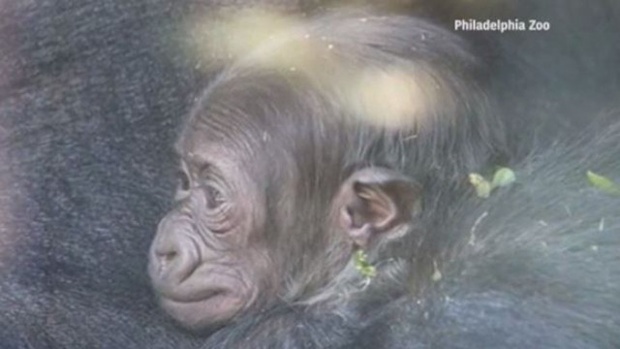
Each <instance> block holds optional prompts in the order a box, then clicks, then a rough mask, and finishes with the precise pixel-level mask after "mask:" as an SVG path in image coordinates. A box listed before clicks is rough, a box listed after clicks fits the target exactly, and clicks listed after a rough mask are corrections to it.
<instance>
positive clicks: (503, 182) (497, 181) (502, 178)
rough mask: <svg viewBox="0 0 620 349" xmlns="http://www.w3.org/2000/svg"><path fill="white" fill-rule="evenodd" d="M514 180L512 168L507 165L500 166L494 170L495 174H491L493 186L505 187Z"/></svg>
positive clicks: (515, 178)
mask: <svg viewBox="0 0 620 349" xmlns="http://www.w3.org/2000/svg"><path fill="white" fill-rule="evenodd" d="M516 180H517V176H516V175H515V173H514V171H513V170H511V169H509V168H508V167H500V168H499V169H498V170H497V171H495V175H493V181H492V182H491V186H492V187H493V188H497V187H505V186H508V185H510V184H512V183H514V182H515V181H516Z"/></svg>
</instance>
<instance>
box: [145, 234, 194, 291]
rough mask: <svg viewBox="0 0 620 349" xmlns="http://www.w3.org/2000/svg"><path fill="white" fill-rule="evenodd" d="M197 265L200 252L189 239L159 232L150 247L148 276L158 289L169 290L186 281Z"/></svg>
mask: <svg viewBox="0 0 620 349" xmlns="http://www.w3.org/2000/svg"><path fill="white" fill-rule="evenodd" d="M162 235H163V236H162ZM199 263H200V252H199V250H198V247H197V246H196V244H195V243H194V241H193V240H192V239H191V237H188V236H185V235H183V234H179V233H174V232H172V233H170V232H160V233H158V236H157V237H156V238H155V241H154V242H153V245H152V246H151V253H150V258H149V274H150V276H151V280H152V281H153V283H155V284H156V285H158V286H159V287H158V288H160V289H164V290H165V289H171V288H174V287H175V286H177V285H178V284H180V283H181V282H183V281H184V280H185V279H187V277H188V276H189V275H191V273H192V272H193V271H194V270H195V269H196V268H197V266H198V264H199Z"/></svg>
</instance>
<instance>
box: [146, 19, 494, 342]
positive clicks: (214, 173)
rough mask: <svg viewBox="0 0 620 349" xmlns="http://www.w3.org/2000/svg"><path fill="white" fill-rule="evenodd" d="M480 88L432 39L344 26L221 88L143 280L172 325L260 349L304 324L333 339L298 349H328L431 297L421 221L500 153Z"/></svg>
mask: <svg viewBox="0 0 620 349" xmlns="http://www.w3.org/2000/svg"><path fill="white" fill-rule="evenodd" d="M478 74H479V67H478V65H477V62H476V60H475V59H474V56H473V55H472V54H471V53H470V52H469V51H468V48H467V46H466V45H465V44H464V43H463V42H462V41H460V40H459V38H457V37H455V36H454V35H453V34H451V33H449V32H447V31H445V30H443V29H441V28H438V27H436V26H434V25H433V24H430V23H428V22H426V21H423V20H419V19H415V18H409V17H376V16H365V15H363V14H351V13H346V14H335V15H330V16H324V17H321V18H320V19H317V20H313V21H309V22H308V23H305V24H300V25H299V26H295V27H293V28H291V29H290V30H288V31H286V32H283V33H281V34H280V35H278V36H276V37H275V38H273V39H272V40H271V41H270V42H268V43H266V44H265V45H263V46H262V47H260V48H258V49H257V50H256V51H255V52H253V53H252V54H251V55H250V56H248V57H245V58H244V59H242V60H240V61H238V62H237V63H236V64H234V65H233V66H232V67H230V68H229V69H228V70H226V71H225V72H223V73H222V74H221V76H220V77H219V78H218V79H216V81H215V82H214V83H213V84H212V86H210V87H209V88H208V89H207V92H206V93H205V94H204V95H203V96H202V98H201V99H200V100H199V101H198V103H197V105H196V106H195V108H194V110H193V112H192V113H191V116H190V118H189V120H188V121H187V122H186V125H185V127H184V129H183V131H182V134H181V137H180V139H179V141H178V143H177V145H176V150H177V152H178V154H179V156H180V158H181V169H182V175H181V184H180V186H179V189H178V192H177V195H176V199H177V203H176V205H175V208H174V209H173V210H172V211H171V212H170V213H168V215H167V216H166V217H165V218H164V219H163V220H162V221H161V223H160V225H159V229H158V232H157V235H156V237H155V240H154V242H153V244H152V247H151V254H150V265H149V273H150V276H151V279H152V282H153V285H154V287H155V290H156V292H157V294H158V295H159V297H160V299H161V304H162V306H163V308H164V309H165V310H166V311H167V312H168V313H169V314H170V315H171V316H172V317H173V318H174V319H176V320H177V321H178V322H179V323H181V324H182V325H184V326H186V327H188V328H191V329H195V330H204V329H213V328H217V327H220V326H222V325H225V324H226V323H229V322H231V321H233V320H236V321H237V322H238V323H243V321H246V323H248V331H249V333H254V334H253V335H251V336H254V337H256V336H258V335H260V336H269V335H270V334H274V333H286V332H287V328H289V329H291V331H293V330H294V329H295V328H297V330H295V331H302V330H300V329H299V328H302V327H304V326H306V325H304V324H306V323H303V322H300V320H291V319H293V318H295V316H297V315H296V314H299V313H300V309H301V310H303V311H302V313H304V314H307V315H308V316H310V317H311V316H313V314H314V315H317V316H319V315H321V314H323V315H321V316H322V319H323V321H322V324H324V326H323V327H322V330H318V329H317V327H320V326H319V325H316V324H314V325H312V326H314V327H313V330H312V331H308V333H311V334H308V335H309V336H312V337H313V338H311V339H303V340H301V339H298V340H300V341H302V342H303V343H315V344H316V345H319V344H317V343H323V344H320V345H325V346H333V345H335V344H336V343H339V341H340V340H341V337H343V338H344V337H346V333H349V331H353V328H354V327H355V326H357V323H360V322H357V321H356V320H351V319H353V318H358V317H359V316H360V314H361V313H363V312H364V311H368V309H367V308H371V307H373V306H375V305H377V306H378V305H379V304H381V303H383V302H384V301H389V300H391V299H394V298H396V297H398V295H401V294H404V293H407V294H415V293H418V292H421V291H422V288H423V285H424V284H423V283H418V282H413V280H414V279H415V278H416V277H418V275H417V274H419V273H426V272H432V270H433V261H432V260H430V259H427V260H425V259H424V258H423V255H422V254H420V258H419V260H417V261H416V262H415V263H416V269H415V271H414V270H413V269H412V267H411V264H412V263H413V259H412V256H414V255H415V254H416V251H417V250H418V249H419V246H420V243H421V242H422V241H423V240H424V232H426V229H423V227H427V226H429V224H431V223H424V221H425V220H429V219H435V218H429V217H444V215H443V213H442V211H443V210H448V208H447V207H448V205H446V204H444V203H446V202H449V201H450V200H451V199H452V198H453V197H454V195H456V194H455V193H458V192H460V191H462V190H463V189H465V188H464V186H463V185H462V184H463V178H466V176H467V174H468V173H470V172H472V171H474V170H477V169H479V168H480V166H482V165H484V164H487V163H488V162H489V161H490V160H491V159H492V158H493V157H494V156H496V155H497V154H498V149H502V148H503V137H502V135H503V129H502V126H501V123H500V122H499V121H498V120H497V119H496V118H495V117H494V116H493V114H491V113H489V112H488V111H487V103H486V98H485V95H484V94H483V93H482V92H481V91H483V87H482V86H480V83H479V80H480V79H478V77H477V75H478ZM425 211H432V212H431V213H432V214H428V215H427V214H425V213H424V212H425ZM426 216H428V217H426ZM358 251H363V252H364V256H366V257H365V258H366V259H365V260H362V261H360V258H361V257H360V256H362V254H359V252H358ZM354 255H355V256H358V258H352V257H353V256H354ZM362 259H363V258H362ZM362 262H363V263H371V264H373V265H374V266H373V267H372V268H376V270H375V269H373V271H374V272H373V273H364V272H360V271H359V269H360V263H362ZM363 263H362V264H363ZM361 269H363V268H361ZM375 272H376V275H374V274H375ZM371 274H372V275H371ZM283 309H284V310H283ZM325 314H331V315H333V316H334V319H333V321H331V320H330V321H327V320H325V319H328V318H329V315H325ZM243 319H246V320H243ZM247 319H251V320H247ZM344 319H349V320H347V321H344ZM340 320H342V321H344V322H343V323H346V325H342V326H340V327H339V326H335V325H334V324H333V322H334V321H335V322H336V323H341V322H340ZM248 321H249V322H248ZM250 322H251V323H252V324H254V325H255V326H254V325H250V324H249V323H250ZM356 322H357V323H356ZM312 326H310V325H308V327H312ZM302 332H303V331H302ZM248 336H249V335H248ZM302 337H303V336H302ZM342 340H344V339H342ZM253 343H254V344H253V345H254V346H255V347H256V346H260V344H258V343H259V342H257V341H255V342H253ZM281 343H285V342H281ZM300 343H301V342H300ZM288 345H289V346H295V345H294V344H288ZM300 345H301V344H300ZM304 345H305V344H304ZM282 346H287V344H282Z"/></svg>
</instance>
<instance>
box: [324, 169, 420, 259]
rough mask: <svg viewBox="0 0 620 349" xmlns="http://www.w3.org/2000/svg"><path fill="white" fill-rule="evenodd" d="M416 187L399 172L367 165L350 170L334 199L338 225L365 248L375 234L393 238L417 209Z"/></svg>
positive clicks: (417, 189)
mask: <svg viewBox="0 0 620 349" xmlns="http://www.w3.org/2000/svg"><path fill="white" fill-rule="evenodd" d="M420 192H421V190H420V187H419V186H418V185H417V184H416V183H415V182H414V181H413V180H412V179H410V178H408V177H406V176H404V175H402V174H401V173H399V172H397V171H393V170H389V169H386V168H381V167H369V168H364V169H361V170H358V171H356V172H355V173H353V174H352V175H351V176H350V177H349V178H348V179H347V180H346V181H345V182H344V183H343V184H342V185H341V188H340V191H339V193H338V195H337V197H336V198H335V210H336V212H337V214H338V224H339V225H340V228H341V229H343V230H344V231H346V233H347V234H348V235H349V237H350V238H351V239H352V240H353V241H354V242H355V244H356V245H358V246H360V247H362V248H365V247H367V246H368V245H369V244H370V243H372V241H374V240H375V239H376V238H377V237H379V236H381V237H388V238H389V237H394V236H397V235H399V234H402V233H403V232H404V231H406V229H407V228H408V227H410V226H411V224H412V222H413V219H414V216H415V214H416V213H417V212H418V211H419V209H420V198H421V193H420Z"/></svg>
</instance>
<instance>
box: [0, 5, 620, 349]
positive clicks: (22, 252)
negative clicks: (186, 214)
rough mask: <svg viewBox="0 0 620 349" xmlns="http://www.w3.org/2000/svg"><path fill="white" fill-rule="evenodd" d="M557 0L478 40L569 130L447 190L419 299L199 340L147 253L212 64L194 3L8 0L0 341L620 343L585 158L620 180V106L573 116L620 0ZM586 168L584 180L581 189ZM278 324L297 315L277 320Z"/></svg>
mask: <svg viewBox="0 0 620 349" xmlns="http://www.w3.org/2000/svg"><path fill="white" fill-rule="evenodd" d="M188 3H189V4H188ZM526 5H527V2H526ZM526 5H524V6H522V8H523V11H529V9H528V6H526ZM537 6H538V5H537ZM541 6H542V5H541ZM544 6H547V7H546V8H543V11H545V10H548V11H546V12H542V13H540V14H537V13H534V14H532V15H533V16H536V15H538V16H542V19H544V16H546V17H551V16H553V17H552V18H553V22H552V24H553V25H554V31H552V32H551V33H548V34H545V36H544V37H545V38H546V39H544V40H542V41H541V40H540V37H537V36H534V35H531V34H529V33H527V34H509V35H505V36H504V37H502V40H501V41H499V42H501V43H502V47H497V46H495V44H493V45H489V44H488V43H487V42H486V38H483V40H482V44H481V46H482V47H483V48H484V50H482V51H483V53H482V54H483V55H487V54H488V55H489V56H488V57H486V56H485V57H484V58H485V59H487V60H488V61H489V62H490V63H492V64H494V65H491V68H490V69H491V70H490V72H491V75H492V76H494V77H497V80H494V81H493V85H491V86H492V87H494V88H496V90H497V91H500V92H501V94H500V97H501V99H500V101H501V102H502V104H505V107H506V109H507V110H508V112H509V113H507V115H509V116H510V118H507V119H508V120H509V121H510V128H509V131H510V132H509V135H516V136H517V138H520V137H521V136H522V135H525V136H529V135H532V134H535V136H536V137H535V138H536V139H542V140H543V141H544V142H543V143H544V144H548V143H547V142H546V139H545V138H548V137H547V136H548V135H549V134H553V139H556V137H555V134H556V133H557V129H556V127H554V126H555V125H557V124H558V123H559V124H560V125H561V126H562V129H567V130H568V131H567V132H566V134H568V135H569V137H566V138H567V139H569V140H570V141H566V142H570V143H572V144H574V145H571V146H566V145H565V144H566V143H560V144H558V145H557V147H556V148H553V149H551V150H545V151H542V150H541V149H540V148H537V147H536V146H534V148H535V149H534V152H533V155H532V156H531V157H529V158H527V159H525V160H523V161H522V162H518V163H511V166H513V167H514V168H515V169H516V170H517V173H518V176H519V182H520V184H519V185H518V186H514V187H513V188H511V189H508V190H501V191H498V192H496V193H494V194H493V196H492V197H491V198H490V199H489V200H486V201H483V200H479V199H477V198H475V197H472V196H471V194H470V196H467V197H465V198H461V199H458V200H456V199H455V202H454V204H453V205H454V206H450V207H449V208H446V209H447V211H448V212H450V216H448V217H451V218H450V219H449V220H446V222H445V223H443V224H442V225H439V226H437V229H436V230H435V231H433V234H430V235H429V240H428V241H429V242H428V243H429V244H430V245H431V246H430V247H431V248H429V249H428V251H427V252H425V254H422V255H421V256H420V258H423V259H424V263H423V264H421V267H422V270H421V275H423V276H428V273H429V269H428V268H429V264H428V262H429V259H431V260H432V258H433V257H434V256H439V255H441V258H440V259H439V261H438V262H439V264H438V266H439V268H440V270H441V272H442V280H441V282H440V283H438V284H436V285H435V284H430V283H429V282H428V279H424V278H420V280H421V281H420V286H424V285H427V284H428V285H429V288H428V291H427V292H428V293H424V294H422V295H421V296H420V297H421V298H422V299H423V300H424V302H423V304H422V305H417V303H416V302H415V301H412V300H410V299H407V298H401V299H399V300H395V301H394V302H393V303H392V304H389V305H385V306H381V308H380V309H379V310H377V309H376V308H375V307H374V303H369V305H368V312H367V313H366V312H363V313H362V314H363V317H362V318H361V319H360V318H358V316H359V313H357V312H356V313H351V316H355V317H353V318H350V317H348V316H349V313H341V314H338V316H330V315H324V314H321V315H320V316H316V315H315V314H314V313H305V312H303V311H302V310H298V309H295V308H293V309H287V308H284V309H274V310H273V313H271V312H268V313H264V314H258V315H256V316H254V317H251V318H247V319H242V320H241V321H239V323H237V324H235V325H234V326H232V327H228V328H225V329H223V330H222V331H221V332H219V333H217V334H215V335H214V336H212V337H211V338H209V339H207V340H206V341H208V344H205V339H204V338H200V337H196V336H194V335H192V334H188V333H186V332H184V331H181V330H179V329H177V328H176V327H174V326H173V325H171V324H170V323H169V322H168V321H167V319H166V318H165V317H164V315H163V314H162V313H161V312H160V311H159V310H158V309H157V305H156V302H155V300H154V297H153V295H152V291H151V290H150V286H149V282H148V279H147V276H146V273H145V269H146V254H147V250H148V245H149V243H150V239H151V237H152V235H153V232H154V230H155V226H156V222H157V220H158V218H159V217H161V215H162V214H163V212H164V211H165V209H166V208H167V207H166V204H165V203H166V202H167V200H168V197H169V196H170V192H171V190H172V187H173V185H174V183H173V180H172V173H171V172H172V170H173V167H172V165H171V164H173V163H174V160H173V159H172V156H171V147H170V145H171V144H172V142H173V139H174V137H175V129H176V127H177V126H178V125H179V123H180V115H185V114H187V113H188V109H189V107H190V105H191V103H192V93H194V94H195V93H197V91H198V90H199V89H200V88H201V86H203V84H202V82H204V81H203V80H204V79H205V77H203V76H200V75H199V74H198V73H197V71H196V70H194V66H195V64H196V62H192V61H191V60H190V59H188V58H187V57H185V56H184V55H183V54H182V53H181V52H180V50H178V49H176V47H170V46H169V44H168V42H167V41H166V40H167V39H166V38H169V37H171V35H173V34H175V33H177V32H178V30H179V28H180V27H181V23H182V22H183V19H184V18H185V17H186V16H187V15H189V14H192V13H195V12H196V8H200V6H198V5H195V4H193V3H191V2H187V3H186V2H182V1H178V2H174V3H171V2H170V3H169V2H167V1H144V2H133V1H132V2H128V1H108V2H100V1H67V2H62V3H61V2H60V1H42V2H37V4H36V5H33V4H31V3H29V2H22V1H5V2H3V3H2V7H1V8H0V15H1V17H2V23H1V24H0V48H1V52H2V54H1V55H0V159H1V160H2V162H1V163H0V205H2V209H1V210H0V234H1V235H0V237H1V238H0V347H2V348H7V349H8V348H87V347H102V348H179V347H181V348H199V347H205V346H206V347H213V346H216V345H221V347H230V346H227V345H228V343H233V342H235V341H237V343H239V345H240V346H243V345H245V346H246V347H250V348H254V347H260V345H264V347H269V341H274V342H275V343H277V345H279V346H284V347H289V348H304V347H312V343H315V344H318V345H322V346H330V345H331V346H337V345H340V344H342V345H345V344H351V340H355V339H357V340H358V341H359V342H358V343H354V344H351V345H352V346H351V347H352V348H358V347H363V346H364V345H366V346H368V347H371V348H374V347H381V345H383V346H384V347H386V346H390V345H392V346H394V347H407V348H409V347H415V346H416V345H418V344H419V346H420V347H430V346H435V347H457V348H479V347H484V346H485V345H486V346H491V347H495V346H510V345H513V346H514V347H528V346H545V345H549V346H551V347H553V346H554V345H555V347H558V348H571V347H580V348H582V347H599V348H607V347H609V348H613V347H617V346H618V345H619V344H618V342H617V339H616V338H617V335H616V334H617V332H618V329H619V328H620V326H619V320H618V315H616V314H618V313H619V311H618V308H619V307H618V301H617V300H616V298H617V297H616V295H617V294H619V292H618V286H619V285H620V282H619V280H618V278H617V275H618V270H617V269H618V263H619V262H618V260H617V257H616V256H617V253H616V250H617V246H618V229H619V228H618V220H617V217H616V215H617V212H618V211H617V207H618V200H617V199H616V198H613V197H610V196H607V195H605V194H601V193H599V192H598V191H597V190H595V189H592V188H588V185H587V182H586V181H585V179H584V177H583V171H585V170H588V169H591V170H593V171H597V172H600V173H602V174H605V175H607V176H609V177H611V178H614V179H615V180H616V181H618V180H620V170H619V168H618V166H619V165H618V156H615V155H617V154H618V153H619V152H620V150H619V149H618V143H617V142H616V140H617V139H618V137H620V135H619V133H620V132H618V131H617V126H614V127H609V125H611V124H613V123H614V122H613V121H612V122H603V121H601V122H600V123H599V126H597V127H596V129H597V130H598V131H600V130H604V129H607V130H608V131H607V132H591V133H581V132H579V133H575V132H574V131H573V126H572V125H573V124H574V121H577V124H579V125H581V124H585V123H590V120H591V119H592V118H596V117H597V116H598V115H599V114H600V113H599V112H600V111H601V110H603V111H605V110H606V109H607V108H610V107H608V105H606V104H602V103H606V102H608V100H609V99H608V97H609V96H610V95H615V94H616V93H617V91H618V89H617V87H618V77H619V75H620V74H619V72H618V69H617V57H618V54H617V53H618V52H617V50H618V47H617V45H613V44H612V42H613V40H615V39H616V36H617V32H618V31H617V26H616V25H615V24H614V23H616V22H614V21H613V18H614V17H615V16H617V12H618V8H617V5H614V4H613V3H611V2H606V1H597V2H592V3H591V2H580V1H574V2H566V1H562V2H555V3H551V2H550V3H545V5H544ZM441 11H443V9H440V12H441ZM519 11H521V10H519ZM442 13H443V12H442ZM526 13H528V12H526ZM521 15H523V13H521V12H517V13H516V14H515V16H521ZM610 17H611V19H609V20H607V19H608V18H610ZM583 28H588V29H583ZM592 28H596V30H597V32H595V33H590V32H589V30H593V29H592ZM575 34H579V35H583V36H584V37H581V36H576V35H575ZM465 36H468V35H465ZM475 36H476V35H475ZM578 37H580V38H582V39H581V40H577V39H576V38H578ZM162 38H163V39H162ZM473 39H476V38H473ZM485 45H489V46H485ZM489 52H491V53H489ZM495 53H497V54H498V55H499V56H500V58H506V60H503V59H500V60H496V59H495V58H496V57H494V56H493V54H495ZM506 62H510V65H508V64H507V63H506ZM515 62H516V63H515ZM485 63H486V61H485ZM601 104H602V106H601ZM515 115H516V116H518V117H514V116H515ZM541 119H543V120H544V121H543V122H541V121H540V120H541ZM609 119H612V120H613V119H617V118H616V117H615V116H611V117H609ZM519 120H526V121H523V122H521V121H519ZM531 120H535V121H536V122H531ZM548 125H551V126H552V127H543V126H548ZM532 128H533V129H535V130H536V131H537V132H530V131H531V129H532ZM523 130H527V131H525V132H524V131H523ZM513 143H517V145H518V146H519V147H517V148H519V153H529V152H531V150H532V149H530V148H531V147H530V144H532V143H531V142H530V141H529V139H527V140H523V141H519V140H516V141H513ZM521 146H523V148H526V150H521V149H520V148H521ZM530 173H531V174H530ZM574 188H579V190H580V191H575V192H571V191H567V190H569V189H574ZM553 203H556V205H552V204H553ZM560 203H561V204H567V205H568V207H569V208H570V212H571V215H570V216H568V214H567V211H566V210H565V209H564V208H563V207H559V208H558V207H556V206H557V205H558V204H560ZM561 204H560V205H561ZM561 206H563V205H561ZM485 211H488V212H489V214H488V216H486V218H484V219H483V220H482V222H481V223H480V224H479V225H478V226H477V228H476V232H477V234H476V236H477V240H478V241H482V240H481V239H482V238H483V237H484V236H489V237H490V238H489V241H488V244H486V243H485V245H483V246H482V248H481V249H480V250H476V251H470V250H469V249H468V247H467V246H463V243H464V242H465V241H464V240H463V239H464V236H466V237H467V239H468V238H469V233H470V231H471V228H472V226H473V224H474V222H475V220H476V219H477V218H478V217H480V215H481V214H482V212H485ZM565 214H566V216H565ZM460 217H463V218H462V219H459V218H460ZM565 217H566V219H565ZM571 217H577V218H574V219H570V218H571ZM580 217H582V218H580ZM439 218H442V217H439ZM601 218H605V223H604V229H603V230H602V231H598V226H599V224H600V221H601ZM541 219H542V220H544V222H545V223H546V225H543V224H540V222H539V220H541ZM452 224H455V225H456V227H455V226H453V225H452ZM547 236H549V237H552V236H554V237H556V238H555V239H550V240H554V241H551V242H549V241H548V242H547V246H548V247H547V248H548V252H547V253H545V251H544V249H542V248H541V247H540V246H542V245H541V241H540V239H542V238H543V237H547ZM517 237H521V238H520V239H517ZM553 242H555V244H554V243H553ZM593 245H596V246H598V251H597V252H594V251H593V250H592V248H591V246H593ZM584 246H585V248H584ZM443 251H451V252H450V253H448V255H444V254H443ZM459 251H460V253H459ZM485 251H488V252H489V254H486V253H483V252H485ZM560 252H562V253H560ZM446 253H447V252H446ZM461 261H464V262H461ZM463 270H467V271H469V272H471V273H472V274H473V276H471V277H470V276H468V275H467V274H466V275H463V274H462V273H461V272H462V271H463ZM424 280H426V284H425V282H424ZM532 283H534V285H535V286H534V287H533V288H531V287H530V285H531V284H532ZM436 288H438V289H436ZM384 295H385V293H382V294H381V296H384ZM445 295H448V296H449V297H450V300H451V301H446V298H445ZM361 309H362V311H363V310H364V309H363V308H361ZM427 309H428V315H426V314H427ZM351 319H353V320H351ZM280 324H284V325H287V326H290V327H289V329H291V331H289V332H285V333H276V332H278V331H277V330H278V329H280V327H279V326H280ZM291 324H292V325H291ZM284 325H282V326H283V327H282V328H284V329H286V327H284ZM248 334H251V335H252V334H254V335H253V336H248ZM283 338H284V339H283ZM506 339H510V342H506V341H504V340H506ZM252 340H254V341H252ZM261 341H262V342H261ZM272 344H273V342H272Z"/></svg>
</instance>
